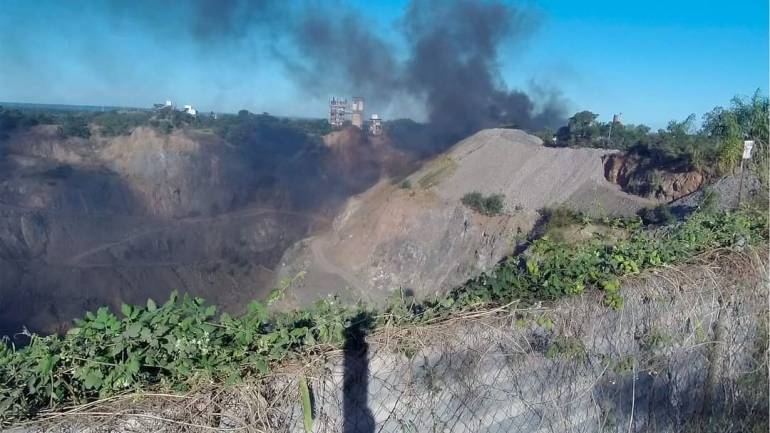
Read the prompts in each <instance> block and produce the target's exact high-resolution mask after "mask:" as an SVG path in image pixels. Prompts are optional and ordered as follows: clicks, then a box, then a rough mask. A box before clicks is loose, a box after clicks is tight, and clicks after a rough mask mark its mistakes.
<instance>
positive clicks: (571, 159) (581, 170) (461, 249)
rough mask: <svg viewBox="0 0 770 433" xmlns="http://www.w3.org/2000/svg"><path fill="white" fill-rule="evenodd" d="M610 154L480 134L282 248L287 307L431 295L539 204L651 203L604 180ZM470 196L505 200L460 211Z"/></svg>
mask: <svg viewBox="0 0 770 433" xmlns="http://www.w3.org/2000/svg"><path fill="white" fill-rule="evenodd" d="M612 152H613V151H608V150H598V149H556V148H548V147H544V146H543V145H542V142H541V141H540V139H538V138H536V137H534V136H532V135H529V134H526V133H524V132H522V131H518V130H510V129H490V130H485V131H481V132H479V133H477V134H475V135H473V136H471V137H469V138H467V139H465V140H463V141H461V142H459V143H458V144H457V145H455V146H454V147H452V148H451V149H450V150H449V151H448V152H447V153H445V154H443V155H440V156H439V157H437V158H435V159H434V160H432V161H431V162H429V163H428V164H426V165H425V166H424V167H423V168H422V169H420V170H419V171H417V172H415V173H413V174H412V175H410V176H409V177H407V178H406V179H404V180H403V181H400V182H398V183H397V184H393V183H391V182H384V181H383V182H380V183H379V184H377V185H376V186H374V187H373V188H371V189H369V190H368V191H366V192H364V193H363V194H361V195H359V196H356V197H353V198H352V199H350V200H349V201H348V203H347V205H346V207H345V209H344V210H343V211H342V212H341V213H340V214H339V215H338V216H337V218H336V219H335V221H334V224H333V227H332V228H330V229H329V230H327V231H326V232H324V233H321V234H319V235H317V236H314V237H312V238H309V239H305V240H303V241H302V242H300V243H298V244H296V245H295V246H294V247H293V248H292V249H290V250H289V251H288V252H287V253H286V254H285V256H284V258H283V259H282V263H281V264H282V268H281V270H280V273H279V276H281V277H286V276H293V275H297V274H299V273H304V274H303V275H304V281H303V282H302V283H300V284H299V285H298V286H297V287H295V288H293V289H292V291H291V292H290V293H288V302H289V303H291V304H297V303H300V304H301V303H308V302H311V301H312V300H313V298H314V296H316V295H318V294H321V295H323V294H329V293H342V295H343V297H347V298H350V299H358V298H364V299H367V300H381V299H382V298H384V297H385V296H387V295H388V294H389V293H391V292H392V291H393V290H394V289H398V288H404V289H410V290H413V291H414V292H415V293H416V294H418V295H420V296H426V295H430V294H432V293H435V292H438V291H441V290H444V289H447V288H449V287H452V286H454V285H456V284H458V283H460V282H462V281H464V280H466V279H467V278H468V277H469V276H472V275H475V274H477V273H479V272H481V271H483V270H487V269H490V268H491V267H492V266H493V265H494V264H495V263H497V262H498V261H499V260H500V259H501V258H502V257H504V256H505V255H507V254H510V253H511V252H512V250H513V249H514V248H515V246H516V245H517V243H518V242H519V241H521V240H523V239H524V236H525V235H526V234H527V233H528V232H529V231H530V230H531V229H532V228H533V227H534V226H535V224H536V222H537V220H538V218H539V217H540V214H539V213H538V210H539V209H541V208H543V207H554V206H560V205H565V206H568V207H570V208H573V209H576V210H580V211H584V212H587V213H591V214H594V215H596V214H602V215H608V214H621V215H633V214H634V213H635V212H637V211H638V210H639V209H640V208H643V207H646V206H649V205H651V204H654V202H653V201H650V200H647V199H644V198H641V197H637V196H634V195H630V194H627V193H624V192H623V191H621V189H620V187H619V186H618V185H616V184H613V183H611V182H609V181H607V180H606V179H605V177H604V166H603V162H602V158H603V157H604V156H606V155H608V154H610V153H612ZM471 191H479V192H481V193H483V194H485V195H486V194H504V195H505V200H504V201H505V211H504V212H503V214H502V215H499V216H484V215H480V214H478V213H476V212H474V211H473V210H471V209H469V208H467V207H466V206H464V205H462V204H461V198H462V197H463V195H465V194H466V193H469V192H471ZM311 291H312V295H311V293H310V292H311Z"/></svg>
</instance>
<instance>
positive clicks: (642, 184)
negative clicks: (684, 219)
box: [604, 153, 705, 203]
mask: <svg viewBox="0 0 770 433" xmlns="http://www.w3.org/2000/svg"><path fill="white" fill-rule="evenodd" d="M604 173H605V177H606V178H607V180H608V181H610V182H612V183H615V184H618V185H620V186H621V187H622V188H623V190H624V191H628V192H632V193H635V194H639V195H642V196H644V197H646V198H649V199H654V200H656V201H658V202H659V203H669V202H672V201H674V200H677V199H679V198H682V197H685V196H687V195H690V194H692V193H694V192H695V191H698V190H699V189H700V188H701V187H702V186H703V183H704V181H705V179H704V177H703V174H702V173H701V172H699V171H697V170H691V171H685V172H669V171H665V170H658V169H654V168H646V167H642V165H641V164H640V162H639V160H638V159H637V158H634V157H632V156H629V155H626V154H623V153H613V154H609V155H606V156H605V157H604Z"/></svg>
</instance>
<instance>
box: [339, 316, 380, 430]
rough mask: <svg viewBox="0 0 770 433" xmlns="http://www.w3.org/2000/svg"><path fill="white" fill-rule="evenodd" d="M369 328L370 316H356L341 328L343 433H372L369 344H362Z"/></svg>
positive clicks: (364, 342) (370, 323)
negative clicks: (342, 335)
mask: <svg viewBox="0 0 770 433" xmlns="http://www.w3.org/2000/svg"><path fill="white" fill-rule="evenodd" d="M371 325H372V319H371V317H370V316H369V315H367V314H365V313H360V314H358V315H357V316H356V317H354V318H353V319H352V320H351V324H350V326H349V327H348V328H347V329H345V333H344V336H345V345H344V346H343V351H344V364H343V367H344V373H343V382H342V395H343V397H342V398H343V400H342V411H343V414H342V415H343V429H342V431H343V433H374V427H375V425H374V416H373V415H372V411H371V409H369V345H368V344H367V343H366V333H367V332H368V331H369V329H370V328H371Z"/></svg>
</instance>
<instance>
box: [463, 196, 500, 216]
mask: <svg viewBox="0 0 770 433" xmlns="http://www.w3.org/2000/svg"><path fill="white" fill-rule="evenodd" d="M504 198H505V196H504V195H502V194H492V195H490V196H488V197H484V195H483V194H481V193H480V192H478V191H474V192H469V193H467V194H465V195H464V196H463V198H462V199H461V202H462V204H464V205H465V206H468V207H469V208H471V209H473V210H475V211H476V212H478V213H480V214H482V215H487V216H495V215H500V214H501V213H503V210H504V208H505V203H504V201H503V199H504Z"/></svg>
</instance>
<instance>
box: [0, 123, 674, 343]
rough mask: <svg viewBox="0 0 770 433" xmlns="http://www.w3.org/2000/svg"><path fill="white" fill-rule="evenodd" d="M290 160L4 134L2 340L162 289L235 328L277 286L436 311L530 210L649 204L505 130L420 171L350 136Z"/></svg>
mask: <svg viewBox="0 0 770 433" xmlns="http://www.w3.org/2000/svg"><path fill="white" fill-rule="evenodd" d="M302 146H304V147H302ZM302 146H299V145H298V147H297V149H295V150H293V151H292V152H294V153H290V154H288V155H287V156H285V157H282V158H279V157H275V156H273V155H275V154H276V152H275V151H273V150H266V151H265V152H266V153H260V151H259V147H258V145H256V147H257V149H256V150H255V149H254V147H255V145H252V146H251V147H248V146H243V145H238V144H237V143H236V144H233V143H229V142H227V141H225V140H223V139H222V138H220V137H219V136H217V135H215V134H213V133H211V132H207V131H202V130H177V131H175V132H173V133H172V134H168V135H164V134H159V133H157V132H156V131H154V130H153V129H151V128H147V127H139V128H136V129H134V130H133V132H132V133H131V134H129V135H123V136H117V137H102V136H100V135H98V134H97V135H95V136H92V137H91V138H90V139H87V140H86V139H81V138H67V139H63V138H61V137H60V136H59V135H57V133H56V128H55V127H53V126H45V125H43V126H37V127H34V128H31V129H29V130H25V131H22V132H19V133H16V134H14V135H12V136H11V137H10V138H9V139H8V140H5V141H4V142H3V143H2V152H3V153H2V159H1V160H0V161H1V162H0V163H1V164H2V171H1V172H0V173H1V174H0V271H2V275H3V279H2V281H0V299H1V301H0V317H2V318H3V319H2V323H0V334H14V333H17V332H20V330H22V329H23V328H24V327H27V328H28V329H31V330H34V331H37V332H42V333H52V332H63V331H65V330H66V329H67V328H68V327H69V326H70V325H71V319H72V318H73V317H78V316H81V315H82V314H83V313H84V312H85V311H88V310H93V309H95V308H97V307H99V306H101V305H105V304H106V305H111V306H112V307H113V308H118V307H119V306H120V304H121V303H123V302H129V303H141V302H144V300H145V299H147V298H150V297H151V298H154V299H164V298H166V297H167V296H168V295H169V293H171V291H173V290H179V291H181V292H189V293H192V294H194V295H196V296H202V297H204V298H206V299H208V300H209V301H211V302H213V303H217V304H220V305H223V306H225V308H228V309H230V310H232V311H236V312H237V311H238V309H239V308H242V306H243V305H244V304H245V303H246V302H247V301H249V300H251V299H263V298H264V297H265V296H267V294H268V293H269V292H270V290H272V289H273V288H275V287H277V286H279V285H280V284H281V281H282V280H284V279H285V278H291V279H293V280H294V285H293V286H292V287H291V288H290V289H289V290H287V292H286V297H285V299H284V300H283V301H282V303H281V305H280V306H282V307H283V308H287V307H294V306H301V305H307V304H310V303H312V302H313V301H315V300H316V299H319V298H323V297H326V296H328V295H338V296H340V297H341V298H342V299H344V300H347V301H356V300H360V299H363V300H367V301H373V302H379V301H381V300H383V299H384V298H386V297H387V296H388V295H389V294H390V293H392V292H393V291H394V290H397V289H406V290H409V291H412V292H414V293H415V294H416V295H418V296H421V297H422V296H432V295H435V294H437V293H441V292H442V291H445V290H447V289H449V288H451V287H453V286H455V285H457V284H459V283H462V282H463V281H465V280H466V279H468V278H469V277H472V276H474V275H477V274H479V273H480V272H483V271H486V270H489V269H491V267H492V266H494V264H495V263H497V262H498V261H499V260H500V259H501V258H503V257H505V256H506V255H508V254H510V253H511V252H512V251H513V250H514V249H515V248H516V246H517V245H518V244H519V243H520V242H521V241H522V240H524V239H525V237H526V235H527V234H528V233H529V232H530V231H531V230H532V228H533V227H534V226H535V225H536V224H537V222H538V219H539V218H540V214H539V213H538V210H540V209H542V208H544V207H556V206H562V205H563V206H566V207H569V208H571V209H574V210H579V211H583V212H586V213H589V214H593V215H633V214H635V213H636V212H637V211H638V210H639V209H641V208H644V207H648V206H652V205H654V204H656V203H658V202H659V200H658V199H656V198H655V197H650V198H642V197H638V196H635V195H631V194H628V193H625V192H623V191H622V189H621V186H620V185H618V184H616V183H613V182H610V181H609V180H607V177H610V178H611V179H613V177H612V176H608V174H607V173H608V170H609V169H608V167H610V165H608V164H607V162H606V161H615V160H617V157H616V156H615V155H617V152H614V151H611V150H598V149H568V148H548V147H544V146H543V145H542V143H541V141H540V140H539V139H538V138H536V137H534V136H532V135H529V134H527V133H524V132H522V131H519V130H511V129H489V130H483V131H481V132H478V133H476V134H474V135H472V136H471V137H468V138H467V139H465V140H462V141H461V142H459V143H457V144H456V145H455V146H453V147H452V148H451V149H449V150H448V151H446V152H444V153H440V154H438V155H435V156H434V157H432V158H431V159H429V160H427V161H426V162H422V161H421V160H420V159H419V158H417V157H415V156H413V155H412V156H410V155H408V153H405V152H404V151H402V150H400V149H399V147H398V146H395V145H394V142H393V141H391V139H390V138H389V137H388V136H387V134H385V135H382V136H367V135H366V134H362V133H361V131H360V130H359V129H357V128H354V127H351V128H343V129H342V130H336V131H333V132H331V133H330V134H328V135H326V136H324V137H319V139H318V140H317V141H312V140H311V141H309V142H308V143H305V144H304V145H302ZM269 158H274V159H272V160H271V159H269ZM276 158H277V159H276ZM613 164H614V165H612V167H615V166H618V164H617V163H613ZM626 165H628V164H626ZM623 167H626V166H625V165H624V166H623ZM623 167H621V168H620V169H617V170H615V171H618V172H620V171H622V169H623ZM610 168H611V167H610ZM626 171H628V170H626ZM609 172H612V170H609ZM405 173H411V174H408V175H405ZM623 173H625V172H623ZM624 175H625V174H624ZM618 176H619V175H616V176H615V177H616V178H617V177H618ZM394 179H398V180H394ZM404 184H408V185H411V186H410V187H408V188H404V187H402V185H404ZM367 188H368V189H367ZM471 191H479V192H481V193H483V194H485V195H486V194H504V196H505V211H504V212H503V214H502V215H499V216H493V217H488V216H483V215H480V214H478V213H476V212H474V211H472V210H471V209H469V208H467V207H466V206H463V205H462V204H461V198H462V196H463V195H464V194H466V193H468V192H471ZM297 276H302V278H295V277H297Z"/></svg>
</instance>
